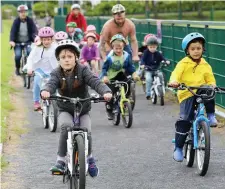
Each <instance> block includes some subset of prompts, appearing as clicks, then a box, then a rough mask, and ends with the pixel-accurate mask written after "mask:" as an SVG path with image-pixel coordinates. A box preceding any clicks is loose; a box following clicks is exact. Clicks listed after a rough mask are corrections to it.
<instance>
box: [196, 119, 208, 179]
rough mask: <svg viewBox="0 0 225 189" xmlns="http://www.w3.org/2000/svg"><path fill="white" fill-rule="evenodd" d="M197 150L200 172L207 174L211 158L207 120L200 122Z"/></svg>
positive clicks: (200, 173) (202, 174) (203, 174)
mask: <svg viewBox="0 0 225 189" xmlns="http://www.w3.org/2000/svg"><path fill="white" fill-rule="evenodd" d="M196 151H197V154H196V158H197V168H198V174H199V175H200V176H205V174H206V173H207V171H208V167H209V160H210V132H209V126H208V125H207V123H206V122H205V121H202V122H200V123H199V131H198V149H197V150H196Z"/></svg>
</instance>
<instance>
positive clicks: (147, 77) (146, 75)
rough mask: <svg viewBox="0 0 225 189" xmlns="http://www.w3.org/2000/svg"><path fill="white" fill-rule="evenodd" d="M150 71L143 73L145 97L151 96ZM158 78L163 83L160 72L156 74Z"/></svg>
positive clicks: (151, 80)
mask: <svg viewBox="0 0 225 189" xmlns="http://www.w3.org/2000/svg"><path fill="white" fill-rule="evenodd" d="M152 74H153V72H152V71H145V80H146V96H151V87H152V82H153V78H152ZM158 76H159V78H160V81H163V74H162V72H158Z"/></svg>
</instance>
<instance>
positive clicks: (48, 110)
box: [41, 78, 58, 132]
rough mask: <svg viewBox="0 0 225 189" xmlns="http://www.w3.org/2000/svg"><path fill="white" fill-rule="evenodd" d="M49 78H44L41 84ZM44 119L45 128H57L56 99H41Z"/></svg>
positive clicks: (54, 129) (53, 129)
mask: <svg viewBox="0 0 225 189" xmlns="http://www.w3.org/2000/svg"><path fill="white" fill-rule="evenodd" d="M48 80H49V78H42V81H41V86H44V85H45V84H46V83H47V82H48ZM41 110H42V121H43V125H44V128H45V129H48V128H49V130H50V131H51V132H55V131H56V129H57V117H58V108H57V104H56V103H55V102H54V101H51V100H49V99H45V100H41Z"/></svg>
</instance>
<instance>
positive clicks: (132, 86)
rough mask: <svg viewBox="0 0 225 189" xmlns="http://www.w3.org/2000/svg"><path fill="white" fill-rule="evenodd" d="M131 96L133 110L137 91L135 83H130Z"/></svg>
mask: <svg viewBox="0 0 225 189" xmlns="http://www.w3.org/2000/svg"><path fill="white" fill-rule="evenodd" d="M130 98H131V107H132V110H133V109H134V107H135V103H136V93H135V83H134V82H133V83H131V85H130Z"/></svg>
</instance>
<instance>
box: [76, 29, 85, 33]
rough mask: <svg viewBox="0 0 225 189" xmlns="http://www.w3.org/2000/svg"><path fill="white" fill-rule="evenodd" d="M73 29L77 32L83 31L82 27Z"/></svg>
mask: <svg viewBox="0 0 225 189" xmlns="http://www.w3.org/2000/svg"><path fill="white" fill-rule="evenodd" d="M75 31H76V32H78V33H83V31H82V29H80V28H75Z"/></svg>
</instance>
